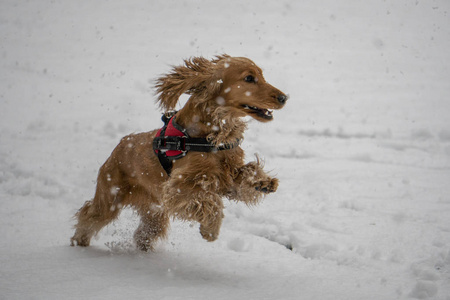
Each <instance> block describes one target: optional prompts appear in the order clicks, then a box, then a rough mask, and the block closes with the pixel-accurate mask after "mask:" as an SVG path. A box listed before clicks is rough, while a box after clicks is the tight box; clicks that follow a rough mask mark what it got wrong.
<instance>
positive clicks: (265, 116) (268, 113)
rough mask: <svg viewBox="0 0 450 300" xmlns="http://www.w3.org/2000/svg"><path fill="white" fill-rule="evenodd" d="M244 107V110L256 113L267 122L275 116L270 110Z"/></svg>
mask: <svg viewBox="0 0 450 300" xmlns="http://www.w3.org/2000/svg"><path fill="white" fill-rule="evenodd" d="M242 107H244V109H247V110H250V113H254V114H256V115H258V117H261V118H263V119H266V120H272V119H273V115H272V112H273V111H272V110H270V109H264V108H259V107H255V106H250V105H243V106H242Z"/></svg>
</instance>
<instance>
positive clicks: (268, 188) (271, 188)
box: [255, 178, 278, 194]
mask: <svg viewBox="0 0 450 300" xmlns="http://www.w3.org/2000/svg"><path fill="white" fill-rule="evenodd" d="M277 188H278V179H277V178H269V179H268V180H262V181H260V182H259V183H258V184H257V185H256V186H255V189H256V190H257V191H259V192H262V193H265V194H269V193H274V192H275V191H276V190H277Z"/></svg>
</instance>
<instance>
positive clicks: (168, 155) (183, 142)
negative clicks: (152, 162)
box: [153, 112, 241, 176]
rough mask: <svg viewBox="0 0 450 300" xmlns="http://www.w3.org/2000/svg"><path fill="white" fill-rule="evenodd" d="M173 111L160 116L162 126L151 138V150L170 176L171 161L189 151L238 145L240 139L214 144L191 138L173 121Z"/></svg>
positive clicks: (215, 149)
mask: <svg viewBox="0 0 450 300" xmlns="http://www.w3.org/2000/svg"><path fill="white" fill-rule="evenodd" d="M175 113H176V112H173V113H167V114H164V115H163V116H162V118H161V119H162V121H163V122H164V126H163V127H162V128H161V129H160V130H158V133H157V134H156V137H155V139H154V140H153V151H154V152H155V154H156V155H157V156H158V159H159V162H160V163H161V166H162V167H163V168H164V170H165V171H166V173H167V175H169V176H170V173H171V171H172V165H173V161H174V160H177V159H179V158H182V157H184V156H185V155H186V154H187V153H188V152H189V151H196V152H215V151H221V150H230V149H233V148H234V147H237V146H239V144H240V143H241V140H239V139H238V140H236V142H235V143H233V144H226V145H220V146H215V145H213V144H211V142H209V141H208V140H207V139H206V138H191V137H190V136H189V134H188V133H187V131H186V129H184V128H182V127H181V126H180V125H178V124H177V123H176V122H175V119H176V117H175Z"/></svg>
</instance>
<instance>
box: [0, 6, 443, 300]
mask: <svg viewBox="0 0 450 300" xmlns="http://www.w3.org/2000/svg"><path fill="white" fill-rule="evenodd" d="M222 53H228V54H230V55H233V56H247V57H249V58H251V59H252V60H254V61H255V62H256V63H257V64H258V65H259V66H261V67H262V68H263V70H264V72H265V77H266V79H267V80H268V81H269V82H270V83H272V84H273V85H274V86H276V87H278V88H279V89H281V90H282V91H284V92H286V93H288V94H289V95H290V100H289V101H288V103H287V105H286V107H285V108H284V109H283V110H280V111H277V112H275V118H274V121H273V122H270V123H267V124H261V123H258V122H254V121H253V122H250V124H249V130H248V131H247V133H246V139H245V142H244V144H243V147H244V148H245V150H246V153H247V159H248V160H252V159H253V158H254V156H253V154H254V153H258V154H259V155H260V156H261V157H263V158H264V159H265V161H266V169H267V170H271V173H272V174H274V175H276V176H277V177H278V178H279V179H280V182H281V183H280V187H279V190H278V191H277V192H276V193H275V194H272V195H270V196H268V197H266V198H265V200H264V201H263V203H261V205H259V206H258V207H255V208H248V207H246V206H244V205H241V204H236V203H234V202H226V211H225V214H226V217H225V220H224V224H223V226H222V231H221V235H220V237H219V240H217V241H216V242H214V243H207V242H205V241H203V240H202V239H201V237H200V234H199V233H198V225H197V224H189V223H181V222H174V223H173V226H172V229H171V233H170V237H169V238H168V240H167V241H164V242H161V243H160V244H159V245H158V246H157V249H156V252H155V253H141V252H139V251H137V250H136V249H135V247H134V245H133V241H132V234H133V231H134V230H135V228H136V226H137V222H138V220H137V217H136V215H135V214H134V213H133V211H131V210H125V211H124V212H123V213H122V215H121V217H120V218H119V220H118V221H116V222H115V223H114V224H111V225H110V226H108V227H107V228H105V229H104V230H103V231H102V232H101V233H100V234H99V235H98V237H97V238H96V239H93V241H92V246H91V247H89V248H86V249H83V248H78V247H70V246H69V238H70V237H71V235H72V234H73V229H72V226H73V225H74V220H73V219H72V216H73V214H74V213H75V212H76V211H77V210H78V208H79V207H80V206H81V205H82V204H83V203H84V201H86V200H88V199H90V198H92V196H93V193H94V188H95V181H96V175H97V171H98V169H99V167H100V166H101V164H103V162H104V161H105V160H106V158H107V157H108V156H109V154H110V153H111V151H112V149H113V148H114V147H115V145H116V144H117V143H118V141H119V140H120V138H121V137H122V136H124V135H126V134H128V133H131V132H141V131H149V130H152V129H155V128H158V127H160V126H161V125H162V123H161V121H160V114H161V112H160V111H159V110H158V108H157V106H156V105H155V102H154V100H155V96H154V90H153V88H152V82H153V80H154V79H155V78H157V77H158V76H159V75H161V74H163V73H165V72H167V71H168V70H169V69H170V66H171V65H177V64H180V63H181V62H182V59H184V58H188V57H190V56H197V55H202V56H205V57H208V58H212V57H213V56H214V55H217V54H222ZM150 153H151V152H150V151H149V155H151V154H150ZM0 209H1V210H0V236H1V242H0V264H1V265H0V299H80V298H81V299H320V300H322V299H444V300H449V299H450V2H449V1H448V0H440V1H438V0H436V1H435V0H416V1H413V0H384V1H383V0H368V1H351V0H348V1H339V0H338V1H336V0H317V1H293V0H290V1H287V0H286V1H269V0H258V1H238V0H231V1H207V0H204V1H200V0H196V1H187V0H186V1H134V0H133V1H128V0H127V1H122V0H110V1H89V0H81V1H69V0H67V1H58V0H54V1H45V0H36V1H22V0H1V1H0Z"/></svg>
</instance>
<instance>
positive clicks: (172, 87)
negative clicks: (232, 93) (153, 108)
mask: <svg viewBox="0 0 450 300" xmlns="http://www.w3.org/2000/svg"><path fill="white" fill-rule="evenodd" d="M216 62H217V60H212V61H209V60H208V59H206V58H203V57H193V58H190V59H186V60H184V65H181V66H177V67H173V68H172V72H171V73H169V74H167V75H164V76H162V77H160V78H158V79H157V80H156V92H157V94H159V96H158V99H157V102H159V105H160V107H161V108H163V109H165V110H172V109H174V108H175V106H176V104H177V102H178V98H179V97H180V96H181V95H182V94H183V93H186V94H189V95H194V94H195V95H198V96H199V98H200V99H205V100H206V99H207V97H210V96H212V95H214V94H215V93H217V92H218V91H219V90H220V84H221V80H220V78H218V77H217V76H218V74H217V65H216Z"/></svg>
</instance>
